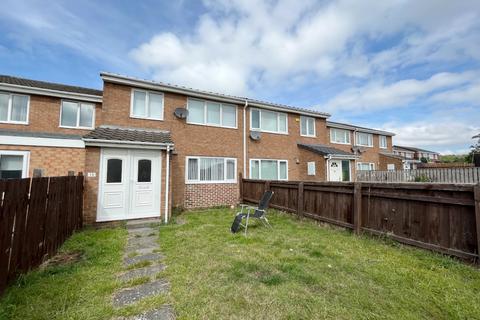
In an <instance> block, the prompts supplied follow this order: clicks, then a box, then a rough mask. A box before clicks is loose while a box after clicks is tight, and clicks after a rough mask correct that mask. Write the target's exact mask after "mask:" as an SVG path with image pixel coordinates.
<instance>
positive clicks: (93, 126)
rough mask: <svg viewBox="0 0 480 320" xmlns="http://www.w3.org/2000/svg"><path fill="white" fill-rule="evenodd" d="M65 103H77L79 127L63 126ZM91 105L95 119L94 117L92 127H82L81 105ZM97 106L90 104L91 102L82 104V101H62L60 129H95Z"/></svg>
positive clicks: (59, 120)
mask: <svg viewBox="0 0 480 320" xmlns="http://www.w3.org/2000/svg"><path fill="white" fill-rule="evenodd" d="M63 102H70V103H76V104H77V125H76V126H64V125H62V112H63ZM82 104H83V105H89V106H92V107H93V117H92V126H91V127H81V126H80V107H81V105H82ZM96 109H97V108H96V105H95V104H94V103H89V102H81V101H75V100H65V99H62V100H61V101H60V118H59V119H58V127H59V128H66V129H80V130H82V129H83V130H85V129H87V130H91V129H95V113H96V111H97V110H96Z"/></svg>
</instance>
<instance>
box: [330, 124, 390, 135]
mask: <svg viewBox="0 0 480 320" xmlns="http://www.w3.org/2000/svg"><path fill="white" fill-rule="evenodd" d="M327 127H333V128H341V129H348V130H357V131H360V132H367V133H374V134H380V135H384V136H394V135H395V133H393V132H389V131H384V130H378V129H372V128H367V127H360V126H356V125H352V124H348V123H341V122H334V121H327Z"/></svg>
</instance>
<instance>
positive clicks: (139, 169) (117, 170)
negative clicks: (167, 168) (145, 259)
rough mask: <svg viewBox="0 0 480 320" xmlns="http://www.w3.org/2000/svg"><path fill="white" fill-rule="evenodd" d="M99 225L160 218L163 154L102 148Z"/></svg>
mask: <svg viewBox="0 0 480 320" xmlns="http://www.w3.org/2000/svg"><path fill="white" fill-rule="evenodd" d="M100 158H101V159H100V179H99V193H98V206H97V221H112V220H124V219H138V218H151V217H159V216H160V181H161V177H160V175H161V153H160V151H152V150H138V149H115V148H102V152H101V157H100Z"/></svg>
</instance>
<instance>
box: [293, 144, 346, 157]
mask: <svg viewBox="0 0 480 320" xmlns="http://www.w3.org/2000/svg"><path fill="white" fill-rule="evenodd" d="M297 145H298V147H300V148H303V149H305V150H309V151H312V152H315V153H318V154H320V155H322V156H328V155H340V156H354V154H353V153H352V152H347V151H343V150H340V149H337V148H333V147H330V146H326V145H322V144H306V143H297Z"/></svg>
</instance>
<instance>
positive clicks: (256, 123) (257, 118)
mask: <svg viewBox="0 0 480 320" xmlns="http://www.w3.org/2000/svg"><path fill="white" fill-rule="evenodd" d="M250 130H255V131H263V132H270V133H282V134H286V133H288V125H287V114H286V113H282V112H276V111H269V110H263V109H251V112H250Z"/></svg>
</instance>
